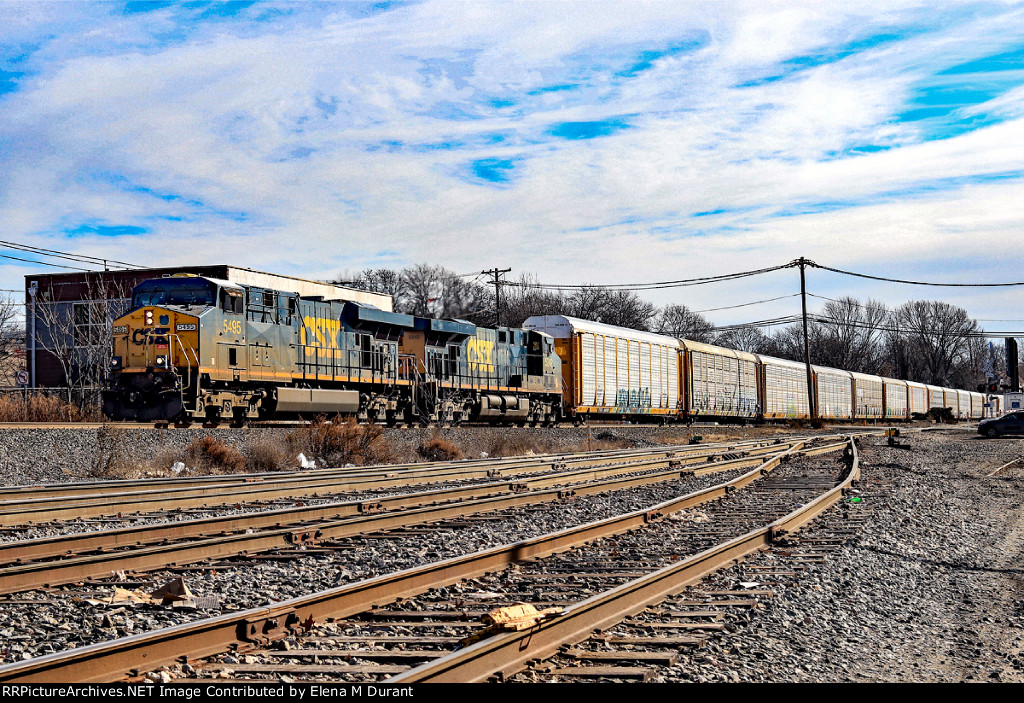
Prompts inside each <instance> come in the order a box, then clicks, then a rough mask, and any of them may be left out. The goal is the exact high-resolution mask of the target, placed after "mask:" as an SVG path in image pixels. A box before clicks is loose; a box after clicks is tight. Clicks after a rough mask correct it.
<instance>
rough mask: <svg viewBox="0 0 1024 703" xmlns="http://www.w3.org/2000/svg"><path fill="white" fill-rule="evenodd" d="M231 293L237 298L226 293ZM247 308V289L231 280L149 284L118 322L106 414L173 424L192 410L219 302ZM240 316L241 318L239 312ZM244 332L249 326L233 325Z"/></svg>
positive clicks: (156, 281)
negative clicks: (206, 336)
mask: <svg viewBox="0 0 1024 703" xmlns="http://www.w3.org/2000/svg"><path fill="white" fill-rule="evenodd" d="M226 289H230V290H231V291H232V293H233V294H232V295H226V294H225V290H226ZM222 299H224V300H226V301H227V304H228V305H229V306H230V308H231V310H232V313H234V311H235V310H239V311H240V310H241V307H240V305H239V304H238V303H236V302H235V300H241V299H242V298H241V289H240V288H238V287H237V286H234V285H233V284H231V283H228V282H227V281H216V280H213V279H208V278H200V277H197V276H187V275H183V276H173V277H170V278H158V279H152V280H149V281H143V282H142V283H140V284H139V285H138V286H136V287H135V289H134V290H133V291H132V304H131V308H130V310H129V312H127V313H126V314H125V315H123V316H121V317H120V318H118V319H117V320H115V321H114V323H113V327H112V333H113V334H112V337H113V356H112V359H111V369H110V370H111V383H110V386H109V388H108V389H107V390H106V391H104V394H103V412H104V413H105V414H106V415H107V416H108V417H110V418H112V419H115V420H140V421H144V420H167V419H173V418H177V417H179V416H181V415H182V413H183V412H184V411H186V410H187V409H188V408H187V407H186V398H187V397H188V390H189V389H190V388H195V387H196V385H197V384H198V382H199V367H200V360H201V356H200V337H201V332H202V330H203V329H204V327H205V326H207V321H208V319H209V317H210V316H211V315H212V314H215V311H216V310H217V309H218V301H220V300H222ZM235 317H239V316H238V315H237V314H235ZM233 329H236V330H237V331H238V333H239V334H241V333H242V330H243V325H242V324H241V323H238V324H237V325H234V326H233Z"/></svg>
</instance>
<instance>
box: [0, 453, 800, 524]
mask: <svg viewBox="0 0 1024 703" xmlns="http://www.w3.org/2000/svg"><path fill="white" fill-rule="evenodd" d="M792 441H796V440H786V442H792ZM777 444H778V442H776V441H774V440H761V441H757V440H753V441H741V442H731V443H728V444H718V445H693V446H684V447H679V446H676V447H661V448H656V449H639V450H638V449H626V450H610V451H602V452H584V453H577V454H560V455H539V456H536V457H530V458H523V457H517V458H512V459H478V460H470V461H452V462H433V463H418V464H401V465H385V466H377V467H350V468H341V469H321V470H313V471H303V472H294V473H288V474H286V475H282V474H279V473H278V474H239V475H237V476H230V477H226V476H215V477H203V478H201V479H194V478H185V479H159V480H148V479H144V480H139V481H111V482H91V483H88V484H84V485H82V484H75V485H68V484H49V485H43V486H23V487H12V488H7V489H2V490H0V527H3V528H13V527H17V526H24V525H27V524H43V523H46V524H52V523H53V522H55V521H59V520H80V519H85V518H102V517H109V516H116V515H120V516H124V515H126V514H136V515H137V514H142V513H146V512H154V511H157V512H164V513H166V511H168V510H187V509H197V508H199V509H205V508H211V507H214V506H225V505H239V504H246V503H254V502H266V501H274V500H282V499H288V500H291V499H308V498H313V497H323V496H327V495H336V494H340V493H347V492H352V491H381V490H394V489H397V488H403V487H407V486H415V485H427V484H435V483H441V482H452V481H462V482H464V481H468V480H478V481H486V480H489V479H494V478H496V477H514V476H520V475H525V474H530V473H541V472H553V471H565V470H573V469H587V468H594V467H601V466H610V465H615V464H620V465H629V464H634V465H639V464H641V463H643V462H648V463H649V466H650V467H652V468H653V467H654V466H655V464H656V463H657V462H665V465H666V466H667V465H668V462H672V461H677V462H683V461H697V460H700V459H701V458H702V457H707V456H720V455H722V454H728V453H730V452H731V453H742V452H746V453H756V452H764V451H770V450H771V447H773V446H776V445H777Z"/></svg>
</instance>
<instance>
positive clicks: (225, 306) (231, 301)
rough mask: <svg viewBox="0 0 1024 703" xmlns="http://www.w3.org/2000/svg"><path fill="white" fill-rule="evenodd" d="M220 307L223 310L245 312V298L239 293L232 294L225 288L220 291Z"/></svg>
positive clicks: (237, 312)
mask: <svg viewBox="0 0 1024 703" xmlns="http://www.w3.org/2000/svg"><path fill="white" fill-rule="evenodd" d="M220 307H221V309H222V310H223V311H224V312H230V313H236V314H241V313H242V312H245V300H244V298H242V296H240V295H232V294H231V293H229V292H228V291H226V290H222V291H221V292H220Z"/></svg>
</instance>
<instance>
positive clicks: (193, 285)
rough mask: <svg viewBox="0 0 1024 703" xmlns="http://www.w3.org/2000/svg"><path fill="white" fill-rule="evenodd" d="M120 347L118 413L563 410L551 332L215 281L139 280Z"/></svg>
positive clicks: (495, 416) (114, 403) (411, 417)
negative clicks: (487, 325) (416, 314)
mask: <svg viewBox="0 0 1024 703" xmlns="http://www.w3.org/2000/svg"><path fill="white" fill-rule="evenodd" d="M113 345H114V349H113V360H112V362H111V380H110V384H109V388H108V389H107V390H106V391H105V392H104V396H103V411H104V413H105V414H106V415H107V416H108V417H110V418H112V419H115V420H138V421H155V422H171V421H173V422H180V423H186V424H187V423H189V422H192V421H196V420H198V421H203V422H208V423H217V422H220V421H225V420H226V421H231V422H233V423H235V424H242V423H244V422H246V421H249V420H255V419H261V420H262V419H269V418H280V417H295V416H307V417H308V416H312V415H318V414H325V415H334V414H336V413H340V414H345V415H352V416H355V417H356V418H358V419H359V420H361V421H369V422H386V423H388V424H402V423H421V424H422V423H430V422H437V423H441V424H457V423H459V422H462V421H465V420H484V421H490V422H514V423H517V424H526V423H530V424H541V423H544V424H550V423H554V422H557V421H558V420H559V418H560V414H561V403H562V377H561V362H560V360H559V358H558V356H557V355H556V354H555V352H554V344H553V340H552V338H551V337H550V336H548V335H547V334H544V333H542V332H538V331H531V330H522V329H512V328H503V327H499V328H497V329H485V328H482V327H477V326H476V325H473V324H471V323H468V322H464V321H450V320H435V319H430V318H421V317H413V316H411V315H403V314H399V313H393V312H386V311H383V310H380V309H377V308H374V307H372V306H368V305H363V304H359V303H354V302H349V301H337V300H324V299H323V298H319V297H304V296H300V295H298V294H297V293H290V292H287V291H280V290H269V289H265V288H258V287H254V286H247V285H240V284H236V283H232V282H229V281H222V280H217V279H213V278H203V277H198V276H191V275H179V276H174V277H171V278H158V279H152V280H149V281H144V282H143V283H141V284H139V285H138V286H136V288H135V290H134V291H133V292H132V305H131V310H130V312H128V313H127V314H125V315H124V316H122V317H121V318H119V319H117V320H116V321H114V324H113Z"/></svg>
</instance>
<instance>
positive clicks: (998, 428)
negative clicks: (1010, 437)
mask: <svg viewBox="0 0 1024 703" xmlns="http://www.w3.org/2000/svg"><path fill="white" fill-rule="evenodd" d="M978 434H981V435H985V436H986V437H999V436H1000V435H1005V434H1016V435H1024V411H1020V412H1015V413H1007V414H1006V415H1003V416H1002V417H990V418H988V419H987V420H982V421H981V422H979V423H978Z"/></svg>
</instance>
